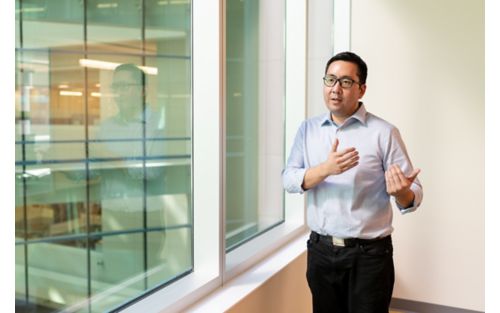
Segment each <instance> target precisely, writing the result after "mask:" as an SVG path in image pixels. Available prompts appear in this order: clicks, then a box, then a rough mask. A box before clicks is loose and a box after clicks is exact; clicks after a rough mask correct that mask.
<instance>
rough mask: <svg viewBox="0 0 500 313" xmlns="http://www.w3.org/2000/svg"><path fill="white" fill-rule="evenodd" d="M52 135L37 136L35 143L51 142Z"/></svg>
mask: <svg viewBox="0 0 500 313" xmlns="http://www.w3.org/2000/svg"><path fill="white" fill-rule="evenodd" d="M49 140H50V135H35V141H49Z"/></svg>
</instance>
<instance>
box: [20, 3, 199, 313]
mask: <svg viewBox="0 0 500 313" xmlns="http://www.w3.org/2000/svg"><path fill="white" fill-rule="evenodd" d="M190 12H191V4H190V1H149V0H148V1H133V0H127V1H108V0H106V1H103V0H89V1H80V0H18V1H16V102H15V106H16V110H15V112H16V113H15V119H16V133H15V136H16V138H15V143H16V149H15V151H16V156H15V157H16V177H15V183H16V197H15V206H16V207H15V219H16V242H15V244H16V267H15V268H16V275H15V276H16V311H17V310H19V311H33V312H35V311H37V312H38V311H40V312H42V311H43V312H59V311H68V312H103V311H109V310H112V309H114V308H117V307H120V306H122V305H124V304H126V303H129V302H130V301H133V300H134V299H135V298H137V297H139V296H141V295H143V294H145V293H147V292H149V291H150V290H152V289H154V288H155V287H157V286H160V285H163V284H167V283H169V282H171V281H173V280H175V279H176V278H178V277H181V276H182V275H185V274H186V273H189V272H190V271H192V269H193V255H192V249H193V242H192V234H193V227H192V225H193V220H192V200H191V199H192V188H191V185H192V184H191V164H192V162H191V147H192V137H191V129H192V125H191V124H192V123H191V96H190V95H191V21H190V19H191V14H190Z"/></svg>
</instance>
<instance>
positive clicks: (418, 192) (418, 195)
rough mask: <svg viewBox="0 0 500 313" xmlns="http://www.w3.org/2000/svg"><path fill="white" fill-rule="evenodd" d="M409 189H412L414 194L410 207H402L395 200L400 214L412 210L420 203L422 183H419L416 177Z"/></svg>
mask: <svg viewBox="0 0 500 313" xmlns="http://www.w3.org/2000/svg"><path fill="white" fill-rule="evenodd" d="M410 189H411V191H413V194H414V195H415V198H414V199H413V204H412V205H411V206H410V207H408V208H403V207H402V206H400V205H399V204H397V202H396V205H397V207H398V209H399V211H400V212H401V214H406V213H411V212H414V211H415V210H417V208H418V207H419V206H420V204H421V203H422V199H423V197H424V193H423V191H422V185H421V184H420V182H419V181H418V180H417V179H415V181H414V182H413V184H412V185H411V186H410Z"/></svg>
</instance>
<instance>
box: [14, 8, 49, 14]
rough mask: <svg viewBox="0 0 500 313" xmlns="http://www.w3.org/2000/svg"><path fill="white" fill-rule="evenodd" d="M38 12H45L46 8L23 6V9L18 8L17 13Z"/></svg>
mask: <svg viewBox="0 0 500 313" xmlns="http://www.w3.org/2000/svg"><path fill="white" fill-rule="evenodd" d="M21 12H23V13H37V12H45V8H23V9H21V10H16V13H21Z"/></svg>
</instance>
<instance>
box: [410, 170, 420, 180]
mask: <svg viewBox="0 0 500 313" xmlns="http://www.w3.org/2000/svg"><path fill="white" fill-rule="evenodd" d="M419 173H420V169H419V168H416V169H414V170H413V172H411V174H410V176H408V180H410V181H411V182H413V181H414V180H415V178H417V175H418V174H419Z"/></svg>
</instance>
